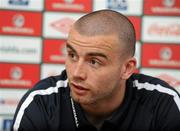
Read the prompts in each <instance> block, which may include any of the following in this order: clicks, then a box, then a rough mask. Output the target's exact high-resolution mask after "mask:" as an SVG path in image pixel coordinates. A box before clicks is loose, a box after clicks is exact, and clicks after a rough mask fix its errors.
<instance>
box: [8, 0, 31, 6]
mask: <svg viewBox="0 0 180 131" xmlns="http://www.w3.org/2000/svg"><path fill="white" fill-rule="evenodd" d="M9 4H11V5H28V4H29V0H9Z"/></svg>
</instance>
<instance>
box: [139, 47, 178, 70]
mask: <svg viewBox="0 0 180 131" xmlns="http://www.w3.org/2000/svg"><path fill="white" fill-rule="evenodd" d="M178 50H179V48H178V46H177V45H163V44H144V45H143V52H142V65H143V66H145V67H146V66H147V67H163V68H180V61H179V51H178ZM152 52H153V53H152Z"/></svg>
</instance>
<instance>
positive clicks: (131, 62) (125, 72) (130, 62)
mask: <svg viewBox="0 0 180 131" xmlns="http://www.w3.org/2000/svg"><path fill="white" fill-rule="evenodd" d="M136 63H137V61H136V58H134V57H131V58H128V59H127V60H126V61H125V63H124V65H123V68H122V75H121V78H122V79H124V80H126V79H128V78H129V77H130V76H131V75H132V74H133V73H134V71H135V69H136Z"/></svg>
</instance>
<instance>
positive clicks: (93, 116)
mask: <svg viewBox="0 0 180 131" xmlns="http://www.w3.org/2000/svg"><path fill="white" fill-rule="evenodd" d="M124 95H125V81H124V82H123V84H122V85H121V86H120V88H117V89H115V90H114V91H113V93H112V95H111V97H108V98H106V99H103V100H99V101H98V102H95V103H91V104H86V105H85V104H84V105H81V106H82V108H83V110H84V111H85V113H86V116H88V118H89V119H90V121H99V120H102V119H105V118H108V117H110V116H111V115H112V113H113V112H114V111H115V110H116V109H117V108H118V107H119V106H120V105H121V103H122V101H123V99H124Z"/></svg>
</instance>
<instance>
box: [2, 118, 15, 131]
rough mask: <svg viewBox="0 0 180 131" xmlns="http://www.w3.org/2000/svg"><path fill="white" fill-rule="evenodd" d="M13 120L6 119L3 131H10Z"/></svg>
mask: <svg viewBox="0 0 180 131" xmlns="http://www.w3.org/2000/svg"><path fill="white" fill-rule="evenodd" d="M12 122H13V119H7V118H6V119H4V120H3V125H2V129H3V131H10V129H11V125H12Z"/></svg>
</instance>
